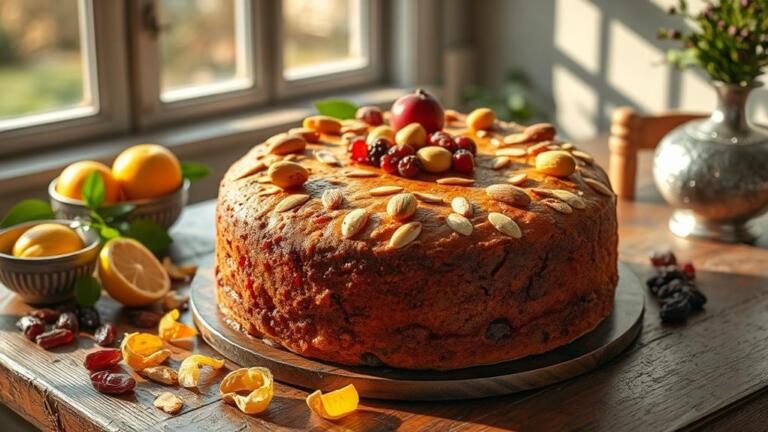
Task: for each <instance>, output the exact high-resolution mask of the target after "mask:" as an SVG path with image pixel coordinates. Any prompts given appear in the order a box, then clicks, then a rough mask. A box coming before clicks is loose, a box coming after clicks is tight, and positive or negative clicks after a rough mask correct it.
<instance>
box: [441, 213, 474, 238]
mask: <svg viewBox="0 0 768 432" xmlns="http://www.w3.org/2000/svg"><path fill="white" fill-rule="evenodd" d="M445 223H446V224H447V225H448V226H449V227H451V229H452V230H454V231H456V232H457V233H459V234H461V235H465V236H468V235H471V234H472V230H473V229H474V227H473V226H472V222H470V221H469V219H467V218H466V217H464V216H462V215H460V214H458V213H451V214H449V215H448V218H447V219H445Z"/></svg>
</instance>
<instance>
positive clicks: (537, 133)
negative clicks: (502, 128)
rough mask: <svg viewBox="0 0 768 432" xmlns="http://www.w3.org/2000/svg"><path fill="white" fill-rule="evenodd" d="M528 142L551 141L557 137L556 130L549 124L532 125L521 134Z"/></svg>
mask: <svg viewBox="0 0 768 432" xmlns="http://www.w3.org/2000/svg"><path fill="white" fill-rule="evenodd" d="M523 133H524V134H525V135H526V136H527V137H528V140H529V141H534V142H536V141H551V140H553V139H554V138H555V135H557V130H556V129H555V127H554V126H552V125H551V124H549V123H537V124H532V125H530V126H528V127H527V128H525V131H524V132H523Z"/></svg>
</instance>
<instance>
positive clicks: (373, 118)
mask: <svg viewBox="0 0 768 432" xmlns="http://www.w3.org/2000/svg"><path fill="white" fill-rule="evenodd" d="M355 118H356V119H358V120H362V121H364V122H366V123H368V124H369V125H371V126H379V125H381V124H383V123H384V114H383V113H382V112H381V109H380V108H379V107H375V106H364V107H360V108H358V109H357V112H356V113H355Z"/></svg>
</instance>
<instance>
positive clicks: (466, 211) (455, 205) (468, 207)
mask: <svg viewBox="0 0 768 432" xmlns="http://www.w3.org/2000/svg"><path fill="white" fill-rule="evenodd" d="M451 208H452V209H453V211H455V212H456V213H458V214H460V215H462V216H464V217H468V218H471V217H472V214H473V213H474V211H473V210H472V204H470V203H469V201H468V200H467V199H466V198H464V197H456V198H454V199H452V200H451Z"/></svg>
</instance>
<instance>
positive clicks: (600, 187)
mask: <svg viewBox="0 0 768 432" xmlns="http://www.w3.org/2000/svg"><path fill="white" fill-rule="evenodd" d="M584 183H586V184H588V185H589V187H591V188H592V189H594V190H595V191H597V192H598V193H601V194H603V195H606V196H613V191H611V188H609V187H608V186H606V185H604V184H603V183H601V182H599V181H597V180H593V179H591V178H589V177H585V178H584Z"/></svg>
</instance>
